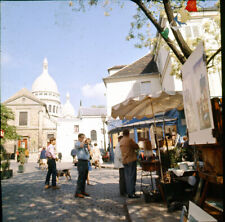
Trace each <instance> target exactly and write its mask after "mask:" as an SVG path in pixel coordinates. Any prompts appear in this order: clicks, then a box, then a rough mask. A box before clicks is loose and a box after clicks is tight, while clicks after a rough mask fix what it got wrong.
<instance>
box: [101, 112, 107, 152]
mask: <svg viewBox="0 0 225 222" xmlns="http://www.w3.org/2000/svg"><path fill="white" fill-rule="evenodd" d="M101 118H102V124H103V129H102V130H103V132H102V133H103V137H104V150H105V151H106V143H105V120H106V116H105V115H102V116H101Z"/></svg>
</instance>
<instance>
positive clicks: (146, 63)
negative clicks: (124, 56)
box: [104, 53, 159, 80]
mask: <svg viewBox="0 0 225 222" xmlns="http://www.w3.org/2000/svg"><path fill="white" fill-rule="evenodd" d="M158 72H159V70H158V67H157V64H156V62H155V61H154V56H153V55H152V54H151V53H149V54H147V55H145V56H144V57H142V58H140V59H139V60H137V61H135V62H133V63H132V64H130V65H127V66H125V67H124V68H122V69H121V70H119V71H118V72H116V73H115V74H113V75H111V76H108V77H106V78H104V80H105V79H114V78H123V77H128V76H137V75H138V76H139V75H143V74H156V73H158Z"/></svg>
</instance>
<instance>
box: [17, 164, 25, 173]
mask: <svg viewBox="0 0 225 222" xmlns="http://www.w3.org/2000/svg"><path fill="white" fill-rule="evenodd" d="M17 172H18V173H23V172H24V165H19V166H18V171H17Z"/></svg>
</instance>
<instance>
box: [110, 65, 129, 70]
mask: <svg viewBox="0 0 225 222" xmlns="http://www.w3.org/2000/svg"><path fill="white" fill-rule="evenodd" d="M125 66H127V65H117V66H113V67H111V68H109V69H108V71H109V70H111V69H122V68H124V67H125Z"/></svg>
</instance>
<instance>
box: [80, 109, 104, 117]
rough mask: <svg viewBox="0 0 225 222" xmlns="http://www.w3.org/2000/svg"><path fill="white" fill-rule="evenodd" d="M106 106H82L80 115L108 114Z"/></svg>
mask: <svg viewBox="0 0 225 222" xmlns="http://www.w3.org/2000/svg"><path fill="white" fill-rule="evenodd" d="M106 114H107V111H106V108H98V107H96V108H95V107H80V108H79V116H103V115H104V116H106Z"/></svg>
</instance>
